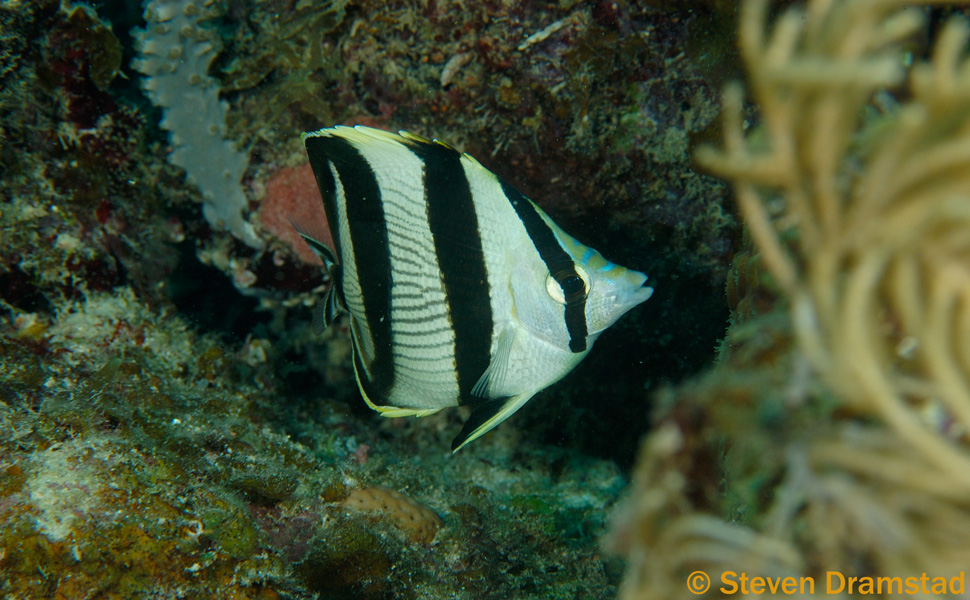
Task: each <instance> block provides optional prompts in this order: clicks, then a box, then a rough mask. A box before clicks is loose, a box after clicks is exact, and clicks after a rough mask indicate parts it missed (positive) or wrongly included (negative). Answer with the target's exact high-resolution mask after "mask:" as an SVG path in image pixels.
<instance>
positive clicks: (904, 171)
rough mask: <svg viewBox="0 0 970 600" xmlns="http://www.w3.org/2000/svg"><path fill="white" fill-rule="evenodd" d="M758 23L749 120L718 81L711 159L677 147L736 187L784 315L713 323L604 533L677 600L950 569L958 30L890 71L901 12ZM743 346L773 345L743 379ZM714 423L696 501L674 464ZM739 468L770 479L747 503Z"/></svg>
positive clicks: (865, 1) (969, 149)
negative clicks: (703, 362)
mask: <svg viewBox="0 0 970 600" xmlns="http://www.w3.org/2000/svg"><path fill="white" fill-rule="evenodd" d="M907 4H919V3H912V2H911V3H907ZM938 4H939V3H938ZM768 14H769V3H768V1H767V0H745V1H744V2H743V3H742V11H741V19H740V32H739V43H740V48H741V54H742V57H743V59H744V62H745V65H746V67H747V72H748V75H749V82H750V90H749V91H750V95H751V99H752V100H753V101H754V103H755V104H756V105H757V107H758V108H759V111H760V117H759V119H760V125H759V126H758V127H757V128H755V129H754V130H752V131H750V132H746V131H745V121H744V106H743V100H744V97H743V96H744V91H743V89H742V88H741V86H740V85H737V84H735V85H732V86H729V87H728V88H727V90H726V92H725V95H724V146H723V149H714V148H703V149H701V150H699V151H698V153H697V157H696V158H697V160H698V162H699V163H700V164H701V165H703V166H704V167H705V168H707V169H708V170H710V171H711V172H713V173H715V174H717V175H720V176H722V177H724V178H725V179H727V180H729V181H730V182H731V183H732V184H733V185H734V189H735V193H736V196H737V199H738V203H739V206H740V209H741V212H742V214H743V216H744V220H745V223H746V226H747V228H748V230H749V233H750V235H751V238H752V240H753V241H754V245H755V247H756V250H757V251H758V253H759V254H760V258H761V261H762V265H763V266H764V267H765V268H766V269H767V271H768V272H769V273H770V274H771V276H772V279H773V281H774V284H775V285H777V288H778V290H779V291H780V293H779V296H780V297H779V300H778V309H779V310H781V311H783V312H782V313H781V314H782V315H783V316H782V317H781V318H782V319H783V321H784V323H783V324H782V325H781V326H780V327H779V326H778V321H777V320H775V321H771V320H770V319H766V318H762V319H761V320H759V321H755V322H747V323H743V324H742V323H738V324H736V325H735V326H733V327H732V328H731V331H730V332H729V334H728V340H727V344H726V351H725V356H723V357H722V361H721V364H720V365H719V366H718V367H717V368H716V369H715V372H714V373H713V374H712V375H710V376H708V377H707V378H706V379H704V380H701V381H699V382H696V383H695V384H693V385H688V386H686V387H684V388H681V389H680V390H678V391H677V392H676V393H675V395H676V396H677V397H676V398H674V399H671V405H674V404H678V403H679V404H680V406H679V407H674V408H668V409H667V412H666V413H664V412H663V411H661V422H662V427H661V429H660V431H659V432H658V433H656V434H654V436H653V439H651V440H649V441H648V443H647V444H646V445H645V447H644V450H643V454H642V456H641V461H640V465H639V467H638V469H639V471H638V473H637V477H636V479H637V482H636V483H635V488H636V489H637V491H635V492H634V494H633V496H632V497H631V499H630V501H629V502H628V504H627V505H626V508H625V509H624V510H625V511H626V512H625V513H623V514H622V516H621V517H620V518H619V519H618V524H617V526H616V527H615V528H614V543H615V544H616V545H617V546H618V547H619V548H620V549H621V550H623V551H624V552H626V554H627V555H628V556H629V557H631V567H630V570H629V572H628V576H627V580H626V582H625V584H624V588H623V594H622V597H623V598H629V599H633V598H637V599H641V598H642V599H645V598H661V597H662V598H672V597H673V598H676V597H692V594H690V593H689V591H688V589H687V582H686V575H687V574H688V573H690V572H691V571H692V570H695V569H696V570H706V571H708V573H709V574H710V576H711V578H712V579H714V586H713V587H712V591H711V592H710V593H711V594H716V593H717V592H718V585H719V584H718V577H719V575H720V573H722V572H723V571H724V570H726V569H733V570H735V571H737V572H747V573H748V574H749V575H757V576H779V575H786V574H787V575H793V576H809V577H812V578H814V579H815V580H816V582H817V587H816V588H815V589H814V592H815V594H817V595H820V596H821V595H825V592H826V589H825V587H824V586H825V583H826V582H825V575H826V573H827V572H828V571H839V572H841V573H844V574H846V575H847V576H879V575H884V576H894V577H907V576H911V575H916V576H919V575H920V574H921V573H923V572H926V573H928V574H929V575H930V576H940V577H952V576H954V575H956V574H958V573H959V571H960V570H961V569H965V568H966V565H967V564H970V438H968V433H970V60H968V58H967V42H968V37H970V27H968V25H967V23H966V21H964V20H963V19H960V18H954V19H951V20H950V21H949V22H948V23H946V24H945V26H944V27H943V28H942V29H941V30H940V31H939V32H938V33H937V34H936V35H935V38H936V39H935V40H934V41H933V44H932V52H931V57H930V59H929V60H927V61H921V60H916V62H915V64H913V65H912V66H908V59H909V57H908V55H907V54H906V53H905V52H904V49H905V48H906V44H907V43H910V44H912V46H913V47H915V44H913V42H912V40H914V39H917V37H916V35H914V34H917V33H919V32H922V31H924V30H925V28H926V24H925V23H924V20H925V14H924V12H923V11H922V10H921V9H919V8H907V7H904V4H903V3H902V2H899V1H897V0H813V1H809V2H808V3H807V4H806V5H805V6H804V7H800V6H796V7H792V8H789V9H787V10H785V11H784V12H783V13H782V14H781V15H780V16H778V17H777V19H775V20H774V22H773V23H772V25H771V26H770V28H769V27H767V26H766V23H767V22H768ZM890 90H891V92H890ZM789 334H790V336H791V337H790V339H785V336H786V335H789ZM759 336H761V341H757V340H758V339H759ZM766 339H771V341H770V342H766V341H765V340H766ZM758 344H762V345H767V346H769V347H770V349H771V350H772V352H773V353H774V354H772V356H773V357H774V358H772V359H771V360H765V359H764V357H765V356H767V354H766V353H765V352H762V354H761V355H759V356H760V358H757V359H754V360H749V361H748V362H747V363H745V365H744V368H743V369H739V368H738V367H737V362H738V361H737V352H736V350H735V347H737V348H742V347H746V348H749V349H750V347H752V346H757V345H758ZM732 361H733V363H732ZM779 373H783V374H784V376H783V377H781V378H780V379H779V378H778V377H777V376H778V374H779ZM771 411H777V412H771ZM765 414H772V415H774V416H773V417H772V418H774V419H777V421H778V422H780V423H782V425H781V426H779V427H777V428H776V429H775V430H774V431H771V428H770V427H768V426H767V425H766V424H765V423H764V421H765ZM758 419H761V421H762V422H760V423H759V422H758ZM712 435H717V436H722V437H721V438H720V441H719V442H717V444H723V445H722V446H719V447H721V448H723V449H724V450H723V454H721V455H720V456H715V457H714V458H713V459H712V460H715V461H718V462H717V467H716V470H717V472H718V473H719V474H720V475H723V482H722V487H721V488H719V489H717V490H713V491H712V490H704V489H703V485H704V483H703V481H704V480H703V477H701V478H699V479H698V480H697V481H694V480H692V479H691V477H690V475H691V474H692V473H696V472H697V471H698V464H699V461H702V460H704V459H705V458H710V457H705V456H703V453H704V452H709V451H710V448H711V447H712V446H716V444H714V443H713V442H711V439H710V438H709V437H705V436H712ZM757 448H761V454H762V456H760V457H758V456H757V454H758V452H757ZM752 457H756V458H752ZM756 460H757V461H760V463H759V464H758V465H757V466H752V463H754V462H755V461H756ZM746 461H747V462H746ZM757 469H761V473H760V474H756V473H755V471H756V470H757ZM759 475H760V480H761V481H764V480H768V481H772V480H773V481H772V483H771V484H770V485H767V486H763V487H760V488H757V489H758V491H759V494H760V495H759V494H751V495H752V496H753V497H754V496H757V497H758V500H757V501H750V502H745V491H746V488H745V486H746V485H748V486H754V485H755V484H753V483H752V482H754V481H758V480H759ZM709 478H710V479H711V480H714V479H715V478H714V477H713V476H709ZM698 481H700V483H698ZM739 481H741V483H739ZM698 487H700V488H701V489H700V490H698V489H696V488H698ZM749 490H750V488H749ZM705 491H708V492H710V493H708V494H706V495H705V494H704V492H705ZM699 497H700V499H698V498H699ZM748 500H750V498H748ZM745 507H747V508H748V509H750V513H745V512H744V509H745ZM637 556H639V557H640V558H639V559H638V558H637ZM894 589H895V588H894ZM856 591H858V590H856ZM843 593H848V590H847V589H845V590H843ZM849 595H851V594H849Z"/></svg>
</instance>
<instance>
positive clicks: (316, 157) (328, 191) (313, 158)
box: [304, 137, 341, 257]
mask: <svg viewBox="0 0 970 600" xmlns="http://www.w3.org/2000/svg"><path fill="white" fill-rule="evenodd" d="M329 140H330V138H324V137H308V138H306V140H304V146H305V147H306V152H307V157H308V158H309V159H310V169H311V170H312V171H313V177H314V179H316V180H317V188H319V190H320V197H321V198H322V199H323V210H324V212H326V214H327V223H337V204H336V197H337V182H335V181H334V180H333V171H331V170H330V159H328V158H327V144H328V141H329ZM330 237H331V238H332V239H333V245H334V248H333V249H334V254H336V255H337V256H338V257H339V256H341V254H340V236H336V235H331V236H330Z"/></svg>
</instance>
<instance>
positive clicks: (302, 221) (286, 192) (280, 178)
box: [259, 164, 333, 265]
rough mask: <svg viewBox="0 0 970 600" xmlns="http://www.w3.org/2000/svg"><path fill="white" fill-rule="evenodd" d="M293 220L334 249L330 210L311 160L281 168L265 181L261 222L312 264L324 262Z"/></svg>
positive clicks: (260, 214)
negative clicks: (318, 187)
mask: <svg viewBox="0 0 970 600" xmlns="http://www.w3.org/2000/svg"><path fill="white" fill-rule="evenodd" d="M291 221H292V222H293V223H295V224H296V225H297V226H299V227H300V228H301V229H302V230H303V231H304V232H306V233H307V234H309V235H311V236H313V237H314V238H316V239H317V240H319V241H321V242H323V243H324V244H326V245H327V246H329V247H330V248H331V249H332V248H333V239H332V238H331V237H330V227H329V226H328V225H327V214H326V212H325V211H324V209H323V200H322V199H321V198H320V191H319V190H318V189H317V182H316V179H314V178H313V170H312V169H310V165H309V164H305V165H302V166H299V167H288V168H285V169H280V170H279V171H277V172H276V173H274V174H273V176H272V177H270V179H269V181H267V182H266V196H265V197H264V198H263V201H262V203H261V206H260V210H259V222H260V223H262V224H263V227H265V228H266V229H267V230H268V231H269V232H270V233H272V234H273V235H275V236H276V237H278V238H279V239H280V240H282V241H284V242H286V243H287V244H289V245H290V247H291V248H293V251H294V252H296V254H297V256H299V257H300V259H301V260H302V261H303V262H305V263H307V264H311V265H319V264H322V262H321V261H320V258H319V257H317V255H316V254H314V253H313V250H311V249H310V247H309V246H307V244H306V242H304V241H303V238H301V237H300V234H299V233H297V231H296V230H295V229H294V228H293V225H292V224H291Z"/></svg>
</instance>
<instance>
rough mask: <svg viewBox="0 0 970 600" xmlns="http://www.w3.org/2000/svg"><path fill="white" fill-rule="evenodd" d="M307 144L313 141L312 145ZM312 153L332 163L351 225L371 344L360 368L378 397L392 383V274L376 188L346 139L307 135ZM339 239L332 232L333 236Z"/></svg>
mask: <svg viewBox="0 0 970 600" xmlns="http://www.w3.org/2000/svg"><path fill="white" fill-rule="evenodd" d="M316 140H319V142H316ZM311 142H315V143H313V144H312V146H311ZM317 152H319V154H318V157H322V159H323V160H325V161H326V160H329V162H330V163H332V164H333V166H334V168H335V169H336V170H337V175H338V176H339V177H340V183H341V186H342V187H343V190H344V198H345V202H346V207H345V210H346V214H347V224H348V226H349V228H350V242H351V246H352V248H353V251H354V266H355V267H356V269H357V280H358V282H359V283H360V289H361V301H362V302H363V304H364V314H365V315H366V316H367V329H368V331H369V332H370V335H371V339H372V340H373V345H374V357H373V360H372V361H371V363H370V364H369V365H364V366H366V367H367V373H368V374H369V376H370V379H371V381H373V382H375V383H376V384H377V389H375V390H373V393H374V394H375V395H376V397H381V396H384V395H386V394H387V393H388V391H389V390H390V389H391V387H392V386H393V385H394V363H393V356H392V354H391V352H392V348H393V339H392V337H391V285H392V284H393V273H392V271H391V257H390V249H389V246H388V237H387V222H386V221H385V220H384V206H383V204H382V201H381V189H380V186H379V185H378V184H377V178H376V177H375V175H374V171H373V169H372V168H371V165H370V164H369V163H368V162H367V161H366V160H365V159H364V157H363V156H361V154H360V152H358V151H357V150H356V149H355V148H354V147H353V145H351V144H350V142H348V141H347V140H344V139H342V138H337V137H319V138H307V153H308V154H309V155H310V158H311V161H312V160H314V158H313V157H314V154H317ZM322 167H323V168H322V169H319V171H329V170H330V169H329V165H326V164H324V165H322ZM313 170H314V172H315V173H316V172H318V169H317V168H316V167H313ZM318 177H319V175H318ZM330 203H332V201H331V202H330ZM325 204H326V202H325ZM334 212H336V211H334ZM328 218H329V211H328ZM334 219H336V216H335V217H334ZM333 222H334V223H336V222H337V221H336V220H334V221H333ZM339 237H340V236H339V235H335V236H334V239H335V240H336V239H339Z"/></svg>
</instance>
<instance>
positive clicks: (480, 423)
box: [451, 392, 535, 452]
mask: <svg viewBox="0 0 970 600" xmlns="http://www.w3.org/2000/svg"><path fill="white" fill-rule="evenodd" d="M534 395H535V392H526V393H525V394H519V395H518V396H512V397H510V398H499V399H498V400H486V401H485V402H483V403H481V404H480V405H478V407H476V408H475V410H474V411H473V412H472V414H471V416H470V417H468V420H467V421H465V424H464V425H463V426H462V428H461V431H460V432H458V435H457V436H455V439H454V440H452V441H451V451H452V452H458V451H459V450H461V449H462V447H463V446H465V444H468V443H469V442H472V441H474V440H477V439H478V438H480V437H482V436H483V435H485V434H486V433H488V432H489V431H491V430H492V428H494V427H495V426H496V425H498V424H499V423H501V422H502V421H504V420H505V419H508V418H509V417H511V416H512V414H513V413H515V411H517V410H519V409H520V408H522V405H524V404H525V403H526V402H528V401H529V399H531V398H532V396H534Z"/></svg>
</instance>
